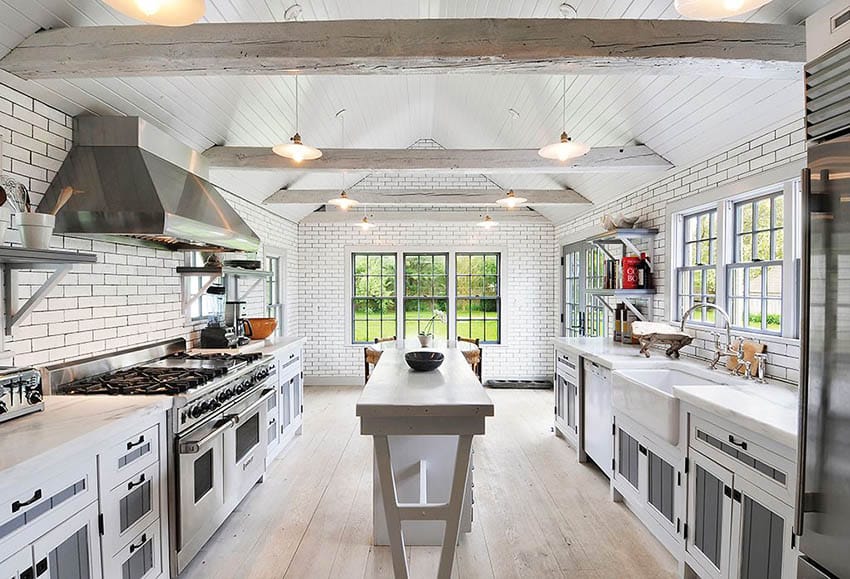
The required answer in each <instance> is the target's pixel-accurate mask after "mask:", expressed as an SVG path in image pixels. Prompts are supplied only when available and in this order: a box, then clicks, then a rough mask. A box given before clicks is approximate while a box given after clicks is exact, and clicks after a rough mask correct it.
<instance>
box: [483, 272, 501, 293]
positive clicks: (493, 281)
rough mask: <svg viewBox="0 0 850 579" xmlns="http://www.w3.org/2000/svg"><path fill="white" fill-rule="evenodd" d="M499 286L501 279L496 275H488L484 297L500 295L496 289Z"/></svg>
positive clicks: (485, 281)
mask: <svg viewBox="0 0 850 579" xmlns="http://www.w3.org/2000/svg"><path fill="white" fill-rule="evenodd" d="M498 286H499V278H498V277H496V276H495V275H488V276H487V277H485V278H484V295H485V296H494V297H495V296H496V295H498V293H497V291H496V289H497V288H498Z"/></svg>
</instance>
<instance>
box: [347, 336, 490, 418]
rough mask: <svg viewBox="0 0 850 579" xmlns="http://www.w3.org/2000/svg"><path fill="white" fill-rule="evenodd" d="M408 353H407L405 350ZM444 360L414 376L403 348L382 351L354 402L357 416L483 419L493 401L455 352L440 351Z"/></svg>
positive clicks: (461, 354) (441, 349) (449, 349)
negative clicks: (444, 357)
mask: <svg viewBox="0 0 850 579" xmlns="http://www.w3.org/2000/svg"><path fill="white" fill-rule="evenodd" d="M408 351H409V350H408ZM439 351H440V352H442V353H443V354H444V355H445V356H446V359H445V361H444V362H443V364H442V365H441V366H440V367H439V368H437V369H436V370H434V371H431V372H414V371H413V370H411V369H410V368H409V367H408V365H407V363H406V362H405V361H404V354H405V350H404V348H403V345H399V347H397V348H386V349H384V351H383V354H382V355H381V359H380V360H379V361H378V364H377V365H376V366H375V370H374V372H372V375H371V376H370V377H369V382H367V383H366V386H365V387H364V388H363V394H362V395H361V396H360V400H359V401H358V402H357V416H361V417H369V418H403V417H429V416H433V417H476V416H477V417H484V416H493V401H492V400H490V397H489V396H488V395H487V392H486V391H485V390H484V387H483V386H482V385H481V383H480V382H479V381H478V378H476V376H475V373H474V372H473V371H472V368H470V366H469V364H468V363H467V361H466V358H464V356H463V352H462V351H461V350H459V349H457V348H440V349H439Z"/></svg>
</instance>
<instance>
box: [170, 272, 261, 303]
mask: <svg viewBox="0 0 850 579" xmlns="http://www.w3.org/2000/svg"><path fill="white" fill-rule="evenodd" d="M177 273H178V274H180V275H181V276H182V277H209V278H210V279H208V280H207V281H206V283H204V284H203V285H201V287H200V288H198V291H197V292H195V293H194V294H192V295H190V296H186V298H185V299H184V300H183V312H184V313H187V312H188V310H189V308H190V307H191V306H192V304H193V303H195V302H196V301H198V300H199V299H201V296H203V295H204V294H205V293H207V290H208V289H209V288H210V286H212V285H213V284H214V283H215V281H216V280H217V279H221V281H222V283H223V284H226V283H227V280H228V279H230V280H233V282H232V283H231V284H230V285H231V287H230V288H229V289H225V291H226V293H227V294H228V296H230V297H229V299H231V300H232V301H240V299H239V298H240V292H239V278H243V277H244V278H255V281H254V283H253V284H252V285H251V286H250V287H249V288H248V289H247V290H246V291H245V292H243V293H244V294H249V293H251V292H252V291H254V288H256V287H257V285H258V284H259V283H260V282H262V281H263V280H265V279H268V278H270V277H272V275H273V274H272V272H270V271H266V270H263V269H246V268H244V267H231V266H226V265H220V266H216V267H210V266H180V267H178V268H177ZM225 287H226V286H225ZM183 291H184V292H185V291H186V289H185V284H184V288H183Z"/></svg>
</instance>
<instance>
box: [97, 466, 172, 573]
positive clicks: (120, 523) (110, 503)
mask: <svg viewBox="0 0 850 579" xmlns="http://www.w3.org/2000/svg"><path fill="white" fill-rule="evenodd" d="M159 492H160V480H159V463H158V462H155V463H154V464H152V465H151V466H149V467H148V468H146V469H145V470H143V471H142V472H140V473H138V474H135V475H133V477H132V478H130V479H128V480H126V481H124V482H123V483H121V484H120V485H118V486H117V487H115V488H114V489H112V490H111V491H108V492H101V497H100V500H101V509H102V512H103V538H102V543H103V551H104V555H106V556H108V557H109V556H112V555H113V554H115V552H116V551H118V550H119V549H121V547H124V546H125V545H126V544H127V543H128V542H129V541H130V539H132V538H133V537H135V536H136V535H137V534H138V533H139V532H140V531H141V530H142V529H144V528H145V527H147V526H148V525H149V524H150V523H151V522H152V521H154V520H156V519H158V518H159Z"/></svg>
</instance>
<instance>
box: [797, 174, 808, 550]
mask: <svg viewBox="0 0 850 579" xmlns="http://www.w3.org/2000/svg"><path fill="white" fill-rule="evenodd" d="M801 186H802V195H801V196H800V197H801V203H800V205H801V207H800V208H801V214H802V216H803V219H802V220H801V221H802V223H801V226H800V227H801V230H802V231H801V233H802V240H801V241H802V257H801V259H800V277H801V278H802V279H801V280H800V302H801V303H802V304H803V306H802V307H801V308H800V387H799V405H800V406H799V409H798V416H797V432H798V435H797V436H798V439H797V492H796V493H795V496H794V528H793V532H794V534H795V535H797V536H798V537H799V536H800V535H802V534H803V513H804V507H805V505H804V501H803V498H804V496H805V492H806V437H807V428H808V424H807V422H808V416H807V413H808V408H809V276H808V273H807V272H808V271H809V267H810V265H811V264H810V257H809V255H810V252H811V244H812V237H811V224H810V223H809V220H810V215H809V197H810V195H811V192H812V170H811V169H809V168H805V169H803V173H802V176H801Z"/></svg>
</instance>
